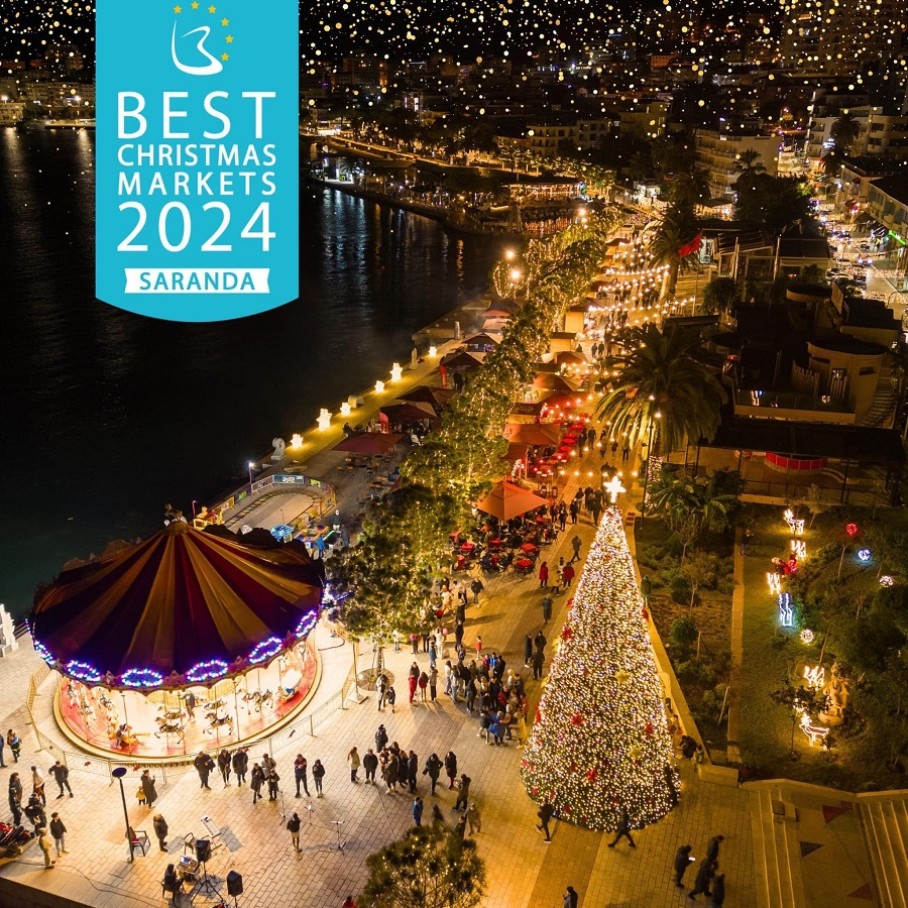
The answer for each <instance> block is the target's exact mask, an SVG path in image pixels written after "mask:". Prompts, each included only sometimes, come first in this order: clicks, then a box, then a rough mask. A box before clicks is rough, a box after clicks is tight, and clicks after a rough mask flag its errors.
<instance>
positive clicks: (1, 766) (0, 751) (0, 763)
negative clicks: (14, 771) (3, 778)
mask: <svg viewBox="0 0 908 908" xmlns="http://www.w3.org/2000/svg"><path fill="white" fill-rule="evenodd" d="M5 743H6V739H5V738H4V737H3V735H0V769H6V763H4V762H3V747H4V744H5Z"/></svg>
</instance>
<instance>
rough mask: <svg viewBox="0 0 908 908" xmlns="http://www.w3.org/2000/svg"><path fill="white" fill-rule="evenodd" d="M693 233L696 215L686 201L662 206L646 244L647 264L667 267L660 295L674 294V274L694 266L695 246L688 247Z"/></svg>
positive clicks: (667, 296)
mask: <svg viewBox="0 0 908 908" xmlns="http://www.w3.org/2000/svg"><path fill="white" fill-rule="evenodd" d="M696 236H697V219H696V218H695V217H694V212H693V208H692V207H691V206H690V205H672V206H671V207H669V208H668V209H666V212H665V214H664V215H663V216H662V220H661V221H660V222H659V224H658V226H657V227H656V229H655V230H654V231H653V234H652V239H651V240H650V245H649V254H650V264H651V265H654V266H656V267H659V266H662V265H665V266H667V268H668V271H667V272H666V276H665V282H664V284H663V287H662V296H663V298H667V299H672V298H674V296H675V289H676V288H677V286H678V275H679V274H681V273H682V272H686V271H692V270H693V269H694V268H695V267H696V258H695V253H696V251H697V250H696V249H694V248H691V247H692V245H693V241H694V240H695V238H696Z"/></svg>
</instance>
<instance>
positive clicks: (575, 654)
mask: <svg viewBox="0 0 908 908" xmlns="http://www.w3.org/2000/svg"><path fill="white" fill-rule="evenodd" d="M628 678H632V679H633V680H632V682H631V683H627V682H628ZM622 682H623V683H622ZM663 696H664V692H663V690H662V687H661V684H660V682H659V675H658V671H657V668H656V661H655V657H654V656H653V652H652V647H651V644H650V640H649V635H648V633H647V628H646V622H645V620H644V618H643V599H642V595H641V593H640V591H639V589H638V587H637V580H636V575H635V573H634V564H633V559H632V557H631V554H630V551H629V549H628V544H627V538H626V537H625V535H624V527H623V525H622V517H621V512H620V511H619V510H618V509H617V508H615V507H611V508H609V509H608V510H607V511H606V513H605V515H604V516H603V518H602V522H601V523H600V525H599V529H598V531H597V534H596V539H595V541H594V542H593V545H592V546H591V548H590V553H589V557H588V559H587V563H586V566H585V568H584V571H583V574H582V575H581V578H580V581H579V583H578V585H577V592H576V594H575V596H574V600H573V603H572V604H571V608H570V611H569V613H568V618H567V624H566V627H565V632H564V633H562V636H561V641H560V645H559V647H558V652H557V654H556V656H555V657H554V659H553V661H552V666H551V670H550V672H549V676H548V683H547V684H546V686H545V689H544V692H543V694H542V698H541V700H540V703H539V708H538V720H537V722H536V724H535V725H534V727H533V730H532V734H531V736H530V740H529V742H528V744H527V747H526V749H525V751H524V756H523V759H522V760H521V770H520V771H521V776H522V778H523V783H524V785H525V786H526V789H527V792H528V793H529V795H530V797H531V798H533V799H534V800H536V801H539V802H544V801H548V802H549V803H551V804H552V805H553V806H554V808H555V813H556V815H557V816H558V817H559V818H560V819H562V820H566V821H568V822H571V823H575V824H577V825H578V826H583V827H586V828H589V829H600V830H602V829H608V830H614V829H615V828H616V826H617V824H618V821H619V819H620V816H621V810H622V808H626V809H627V811H628V813H629V815H630V820H631V825H632V826H633V827H634V828H640V827H643V826H646V825H649V824H651V823H654V822H656V821H657V820H659V819H661V818H662V817H664V816H665V815H666V814H667V813H669V811H670V810H671V809H672V806H673V804H674V803H676V801H677V795H678V780H677V777H676V775H675V773H674V771H672V770H671V769H669V770H668V772H666V769H667V768H668V767H671V765H672V747H671V738H670V736H669V733H668V725H667V721H666V715H665V709H664V706H663V699H662V698H663Z"/></svg>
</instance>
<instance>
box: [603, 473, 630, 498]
mask: <svg viewBox="0 0 908 908" xmlns="http://www.w3.org/2000/svg"><path fill="white" fill-rule="evenodd" d="M602 490H603V491H604V492H607V493H608V496H609V501H610V502H611V503H612V504H615V503H616V502H617V501H618V496H619V495H623V494H624V493H625V492H626V491H627V489H625V488H624V486H623V485H622V484H621V479H620V478H619V476H618V474H617V473H616V474H615V475H614V476H613V477H612V478H611V479H610V480H609V481H608V482H607V483H606V484H605V485H604V486H603V487H602Z"/></svg>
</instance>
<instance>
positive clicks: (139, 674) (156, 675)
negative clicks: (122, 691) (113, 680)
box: [120, 668, 164, 687]
mask: <svg viewBox="0 0 908 908" xmlns="http://www.w3.org/2000/svg"><path fill="white" fill-rule="evenodd" d="M120 682H121V683H122V684H123V686H124V687H160V686H161V684H163V683H164V676H163V675H162V674H161V673H160V672H156V671H154V670H153V669H150V668H130V669H127V671H125V672H123V674H122V675H120Z"/></svg>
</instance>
